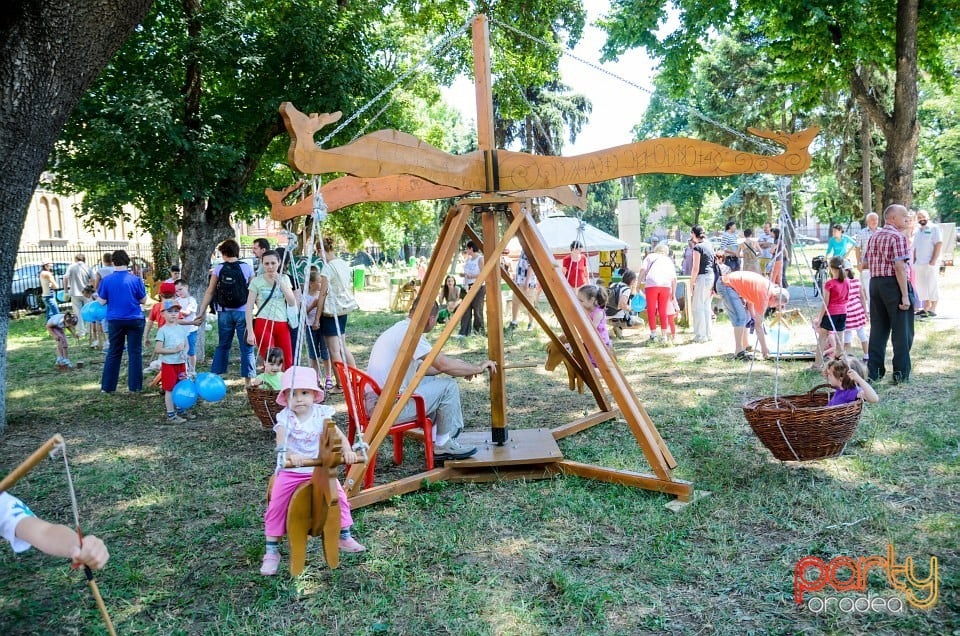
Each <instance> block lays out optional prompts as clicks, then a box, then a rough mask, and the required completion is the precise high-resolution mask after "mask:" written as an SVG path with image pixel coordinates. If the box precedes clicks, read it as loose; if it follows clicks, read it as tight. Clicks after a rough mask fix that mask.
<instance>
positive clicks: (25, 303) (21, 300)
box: [10, 263, 69, 311]
mask: <svg viewBox="0 0 960 636" xmlns="http://www.w3.org/2000/svg"><path fill="white" fill-rule="evenodd" d="M67 267H69V263H54V264H53V276H54V278H56V280H57V284H60V281H62V280H63V275H64V274H66V273H67ZM40 289H41V288H40V265H38V264H37V265H24V266H23V267H18V268H17V269H15V270H13V281H12V282H11V284H10V309H28V310H30V311H36V310H38V309H41V308H42V307H43V300H42V299H41V297H40Z"/></svg>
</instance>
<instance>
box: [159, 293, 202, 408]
mask: <svg viewBox="0 0 960 636" xmlns="http://www.w3.org/2000/svg"><path fill="white" fill-rule="evenodd" d="M180 309H181V307H180V302H179V301H177V300H165V301H163V318H164V320H165V322H164V325H163V326H162V327H160V329H159V330H158V331H157V344H156V346H155V347H154V349H153V351H154V353H156V354H157V355H158V356H159V357H160V383H161V386H162V387H163V402H164V404H165V405H166V407H167V417H166V418H165V419H164V421H165V423H167V424H183V423H184V422H186V421H187V419H191V420H192V419H196V416H194V415H193V414H187V411H186V410H181V411H179V412H178V410H177V408H176V406H175V405H174V403H173V387H175V386H176V385H177V382H179V381H180V380H183V379H184V378H186V377H187V364H186V361H187V350H188V349H189V345H188V344H187V329H186V327H184V326H183V325H178V324H177V317H178V316H179V315H180Z"/></svg>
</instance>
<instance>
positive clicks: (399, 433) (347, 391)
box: [333, 361, 433, 488]
mask: <svg viewBox="0 0 960 636" xmlns="http://www.w3.org/2000/svg"><path fill="white" fill-rule="evenodd" d="M333 364H334V367H335V368H336V372H337V377H338V378H339V379H340V386H341V387H343V397H344V400H345V401H346V403H347V415H348V419H349V422H348V425H347V438H348V439H349V440H350V443H351V444H353V440H354V437H356V434H357V429H358V428H359V429H360V430H361V431H366V430H367V425H368V424H369V423H370V414H369V413H367V401H366V394H367V393H368V391H372V392H373V393H375V394H376V395H380V392H381V389H380V385H379V384H377V381H376V380H374V379H373V378H372V377H370V376H369V375H367V374H366V373H364V372H363V371H361V370H360V369H357V368H356V367H348V366H347V365H346V364H344V363H343V362H339V361H335V362H334V363H333ZM348 372H349V374H350V375H349V377H348V376H347V373H348ZM410 400H411V401H412V402H413V404H414V406H415V407H416V415H415V416H414V418H413V419H411V420H406V421H402V422H396V423H395V424H393V426H391V427H390V435H392V436H393V463H394V464H397V465H400V464H402V463H403V435H404V433H406V432H407V431H411V430H414V429H421V430H423V454H424V455H425V456H426V460H427V470H433V421H432V420H431V419H430V418H429V417H427V409H426V404H425V402H424V401H423V396H420V395H417V394H416V393H414V394H413V397H411V398H410ZM376 465H377V456H376V455H373V456H372V457H369V458H367V473H366V475H364V478H363V487H364V488H369V487H370V486H372V485H373V470H374V468H375V467H376Z"/></svg>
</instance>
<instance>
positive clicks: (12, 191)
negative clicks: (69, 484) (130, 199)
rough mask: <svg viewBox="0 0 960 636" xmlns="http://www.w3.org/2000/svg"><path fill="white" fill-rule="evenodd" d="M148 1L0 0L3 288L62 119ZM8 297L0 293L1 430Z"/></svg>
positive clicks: (0, 276) (10, 274)
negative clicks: (0, 2) (2, 3)
mask: <svg viewBox="0 0 960 636" xmlns="http://www.w3.org/2000/svg"><path fill="white" fill-rule="evenodd" d="M150 4H151V0H60V1H58V2H52V1H50V0H33V1H31V2H14V3H5V6H4V9H3V13H4V15H3V18H0V157H3V158H4V160H5V162H4V169H3V170H2V171H0V210H3V220H2V221H0V289H3V290H9V289H10V284H11V281H12V279H13V266H14V263H15V262H16V258H17V251H18V247H19V244H20V234H21V233H22V231H23V224H24V221H25V220H26V216H27V207H28V206H29V204H30V199H31V197H32V196H33V191H34V188H36V185H37V182H38V181H39V178H40V173H41V172H42V171H43V170H44V168H45V167H46V163H47V157H49V155H50V152H51V151H52V150H53V146H54V144H55V143H56V141H57V137H58V136H59V134H60V131H61V129H62V128H63V125H64V123H65V122H66V120H67V117H68V116H69V115H70V112H71V111H72V110H73V108H74V106H75V105H76V104H77V102H78V101H79V100H80V97H81V96H82V95H83V91H84V90H86V88H87V86H89V85H90V82H91V81H93V79H94V78H95V77H96V76H97V74H98V73H99V72H100V71H101V69H103V67H104V66H105V65H106V64H107V62H108V61H109V60H110V58H111V56H113V54H114V53H115V52H116V51H117V49H119V48H120V45H121V44H123V42H124V40H125V39H126V38H127V36H128V35H129V34H130V31H131V29H133V27H134V26H136V24H137V23H138V22H140V20H141V19H142V18H143V16H144V15H146V13H147V9H149V7H150ZM9 312H10V296H9V294H7V293H0V432H2V431H3V429H4V428H5V426H6V421H7V405H6V395H7V390H6V388H7V335H8V330H9V327H10V313H9Z"/></svg>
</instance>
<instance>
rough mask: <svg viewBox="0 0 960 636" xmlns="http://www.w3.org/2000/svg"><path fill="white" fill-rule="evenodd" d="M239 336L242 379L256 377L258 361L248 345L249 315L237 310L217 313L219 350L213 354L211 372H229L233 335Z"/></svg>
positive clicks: (225, 310) (218, 373)
mask: <svg viewBox="0 0 960 636" xmlns="http://www.w3.org/2000/svg"><path fill="white" fill-rule="evenodd" d="M234 333H236V334H237V342H238V343H240V377H242V378H252V377H255V376H256V374H257V373H256V361H255V359H254V357H253V347H252V346H250V345H248V344H247V313H246V312H245V311H237V310H235V309H223V310H221V311H220V312H218V313H217V336H218V337H219V339H218V342H217V348H216V350H215V351H214V352H213V364H211V365H210V371H212V372H213V373H216V374H217V375H220V374H222V373H226V372H227V365H229V364H230V348H231V347H232V346H233V334H234Z"/></svg>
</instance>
